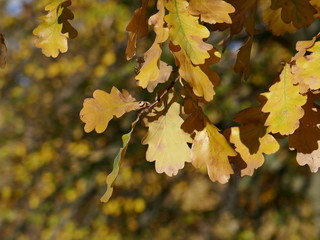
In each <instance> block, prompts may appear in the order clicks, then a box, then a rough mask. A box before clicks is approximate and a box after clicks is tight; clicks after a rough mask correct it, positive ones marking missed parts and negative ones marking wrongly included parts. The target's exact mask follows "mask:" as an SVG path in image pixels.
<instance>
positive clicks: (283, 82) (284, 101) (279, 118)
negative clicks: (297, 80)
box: [262, 64, 307, 135]
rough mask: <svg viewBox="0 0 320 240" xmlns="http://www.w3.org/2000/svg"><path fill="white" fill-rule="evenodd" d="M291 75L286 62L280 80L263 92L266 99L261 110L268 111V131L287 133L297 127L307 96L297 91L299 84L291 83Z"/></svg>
mask: <svg viewBox="0 0 320 240" xmlns="http://www.w3.org/2000/svg"><path fill="white" fill-rule="evenodd" d="M292 79H293V75H292V74H291V72H290V66H289V64H287V65H286V66H285V67H284V69H283V70H282V72H281V74H280V81H279V82H276V83H275V84H273V85H272V86H271V87H270V89H269V92H267V93H263V94H262V95H263V96H265V97H266V98H267V99H268V100H267V102H266V104H265V105H264V106H263V108H262V111H263V112H265V113H270V114H269V116H268V118H267V120H266V125H267V126H269V127H268V132H272V133H280V134H282V135H288V134H291V133H293V132H294V131H295V130H296V129H297V128H298V127H299V120H300V119H301V118H302V117H303V114H304V111H303V109H302V106H303V105H304V104H305V103H306V101H307V97H306V96H303V95H301V94H300V93H299V86H294V85H293V83H292Z"/></svg>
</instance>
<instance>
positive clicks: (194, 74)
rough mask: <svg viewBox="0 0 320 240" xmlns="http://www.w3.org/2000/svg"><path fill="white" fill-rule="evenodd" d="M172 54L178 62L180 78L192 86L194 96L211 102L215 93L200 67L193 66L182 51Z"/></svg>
mask: <svg viewBox="0 0 320 240" xmlns="http://www.w3.org/2000/svg"><path fill="white" fill-rule="evenodd" d="M172 53H173V54H174V56H175V57H176V59H177V60H178V65H179V74H180V76H181V77H182V78H183V79H184V80H186V81H187V82H188V83H189V84H190V86H191V87H192V90H193V92H194V94H195V95H196V96H198V97H204V99H205V100H206V101H211V100H212V99H213V96H214V94H215V92H214V90H213V83H212V81H210V79H209V77H208V75H207V74H206V73H205V72H204V71H203V70H202V69H201V67H200V66H195V65H193V64H192V62H191V60H190V59H189V58H188V56H187V55H186V54H185V52H184V51H183V50H182V49H180V50H179V51H177V52H174V51H172ZM214 81H216V80H214Z"/></svg>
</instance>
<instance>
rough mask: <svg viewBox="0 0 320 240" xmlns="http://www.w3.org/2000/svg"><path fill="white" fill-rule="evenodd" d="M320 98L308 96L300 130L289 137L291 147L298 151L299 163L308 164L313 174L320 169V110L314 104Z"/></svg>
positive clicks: (312, 95)
mask: <svg viewBox="0 0 320 240" xmlns="http://www.w3.org/2000/svg"><path fill="white" fill-rule="evenodd" d="M319 98H320V96H319V95H314V94H308V101H307V103H306V104H305V105H304V106H303V109H304V116H303V118H301V119H300V125H299V128H298V129H297V130H296V131H295V132H294V133H293V134H291V135H290V136H289V147H290V149H296V150H297V161H298V163H299V164H300V165H305V164H308V165H309V167H310V169H311V171H312V172H316V171H317V170H318V168H319V167H320V150H319V143H320V109H319V106H318V105H316V104H314V101H315V100H316V99H319Z"/></svg>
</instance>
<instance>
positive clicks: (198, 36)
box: [165, 0, 212, 64]
mask: <svg viewBox="0 0 320 240" xmlns="http://www.w3.org/2000/svg"><path fill="white" fill-rule="evenodd" d="M188 5H189V4H188V2H187V1H186V0H172V1H168V2H167V4H166V8H167V9H168V11H169V14H168V15H166V16H165V21H166V22H167V24H168V27H169V37H170V40H171V41H172V43H173V44H174V45H179V46H180V47H181V49H182V50H183V51H184V52H185V54H186V56H187V57H188V58H189V59H190V61H191V62H192V63H193V64H203V63H204V62H205V59H206V58H209V57H210V55H209V53H208V50H210V49H212V45H211V44H208V43H205V42H203V39H204V38H208V37H209V35H210V32H209V30H208V29H207V28H206V27H205V26H203V25H201V24H199V22H198V20H199V17H195V16H192V15H190V13H189V12H188Z"/></svg>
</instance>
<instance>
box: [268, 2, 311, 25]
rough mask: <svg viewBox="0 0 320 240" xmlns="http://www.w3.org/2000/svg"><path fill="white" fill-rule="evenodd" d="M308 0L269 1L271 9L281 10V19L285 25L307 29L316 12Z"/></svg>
mask: <svg viewBox="0 0 320 240" xmlns="http://www.w3.org/2000/svg"><path fill="white" fill-rule="evenodd" d="M309 1H310V0H271V8H272V9H273V10H277V9H279V8H281V18H282V20H283V21H284V22H285V23H291V22H292V23H293V25H294V26H295V27H296V28H301V27H307V26H309V25H310V24H311V23H312V22H313V20H314V19H313V15H314V14H315V13H316V10H315V9H314V8H313V7H312V5H311V4H310V2H309Z"/></svg>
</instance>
